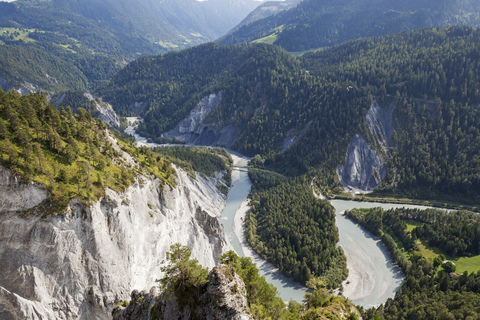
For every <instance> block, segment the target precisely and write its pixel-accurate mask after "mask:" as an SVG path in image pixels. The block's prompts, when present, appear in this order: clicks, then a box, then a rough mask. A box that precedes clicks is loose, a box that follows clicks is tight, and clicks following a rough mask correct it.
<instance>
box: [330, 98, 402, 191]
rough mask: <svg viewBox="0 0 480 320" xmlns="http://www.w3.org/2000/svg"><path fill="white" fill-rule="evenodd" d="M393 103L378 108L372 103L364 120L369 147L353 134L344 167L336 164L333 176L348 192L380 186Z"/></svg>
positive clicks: (384, 170) (386, 157)
mask: <svg viewBox="0 0 480 320" xmlns="http://www.w3.org/2000/svg"><path fill="white" fill-rule="evenodd" d="M394 108H395V103H394V102H392V103H391V104H390V106H389V107H388V108H385V109H382V108H380V106H379V105H378V103H377V102H376V101H373V102H372V105H371V107H370V110H369V111H368V113H367V116H366V121H367V124H368V127H369V129H370V134H371V138H372V140H373V144H371V143H368V142H367V141H366V140H365V139H364V138H363V137H362V136H360V135H358V134H357V135H355V136H354V137H353V139H352V141H351V142H350V145H349V146H348V149H347V154H346V157H345V164H343V165H339V166H338V168H337V174H338V177H339V179H340V182H341V184H342V185H343V186H344V187H345V188H346V189H347V190H349V191H353V192H368V191H372V190H373V189H375V188H376V187H378V186H379V185H380V183H381V182H382V180H383V179H384V178H385V175H386V173H387V172H386V167H385V164H386V161H387V159H388V148H389V147H392V134H393V125H392V114H393V109H394Z"/></svg>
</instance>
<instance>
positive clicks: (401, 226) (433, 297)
mask: <svg viewBox="0 0 480 320" xmlns="http://www.w3.org/2000/svg"><path fill="white" fill-rule="evenodd" d="M347 215H348V216H349V217H350V218H352V219H354V220H355V221H358V222H359V223H360V224H361V225H363V226H364V227H366V228H367V229H369V230H371V231H372V232H373V233H375V234H377V235H378V236H380V237H381V239H382V242H384V243H385V244H386V246H387V248H388V249H389V251H390V252H391V253H392V254H393V257H394V259H395V261H396V262H397V263H398V264H399V265H400V267H402V269H403V270H404V272H405V282H404V284H403V285H402V287H401V288H400V290H399V291H398V292H397V294H396V295H395V298H394V299H389V300H388V301H387V302H386V303H385V304H384V305H382V306H381V307H380V308H378V309H369V310H367V311H365V312H364V316H365V318H366V319H477V318H478V317H479V314H480V271H478V269H480V265H479V264H478V263H477V264H476V268H474V269H475V270H468V268H466V266H467V265H466V264H462V262H461V260H460V259H458V257H459V256H461V255H464V254H467V255H471V254H472V252H469V251H468V249H467V248H469V246H470V244H472V245H477V246H478V239H477V238H476V236H475V235H474V234H475V233H478V221H479V220H478V219H479V218H478V215H476V214H473V213H471V212H445V211H440V210H435V209H428V210H418V209H405V208H402V209H392V210H387V211H385V210H382V209H380V208H376V209H354V210H350V211H349V212H347ZM432 229H435V230H436V231H437V232H436V233H435V234H432V233H430V232H429V231H431V230H432ZM408 230H411V231H408ZM452 241H454V242H455V245H458V246H459V248H463V249H464V250H463V251H460V250H454V251H452V248H453V244H452ZM426 245H427V246H428V247H425V246H426ZM432 249H434V251H432ZM433 252H435V254H434V253H433ZM441 252H444V253H445V255H447V256H448V255H449V254H451V256H449V259H450V260H453V261H455V263H452V261H445V256H444V255H443V254H441ZM473 254H477V255H478V253H473ZM469 259H475V257H471V258H469ZM474 265H475V264H474ZM455 269H456V270H457V272H461V274H460V275H456V274H453V273H451V272H452V271H455ZM463 269H465V271H464V272H463ZM470 269H471V268H470Z"/></svg>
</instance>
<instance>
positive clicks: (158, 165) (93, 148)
mask: <svg viewBox="0 0 480 320" xmlns="http://www.w3.org/2000/svg"><path fill="white" fill-rule="evenodd" d="M0 138H1V140H0V163H1V164H2V165H3V166H5V167H7V168H9V169H10V170H11V171H12V172H13V173H14V174H19V175H20V176H22V177H23V178H24V180H25V181H26V182H28V181H36V182H39V183H41V184H43V185H44V186H46V188H47V189H48V191H50V195H49V198H48V201H47V202H46V203H44V204H43V205H42V207H43V208H44V209H45V210H43V212H44V213H53V212H61V211H62V210H63V209H64V208H65V207H66V205H67V204H68V202H69V201H70V200H71V199H72V198H79V199H81V200H82V201H84V202H86V203H90V202H91V201H92V200H96V199H98V198H99V197H101V196H103V195H104V190H105V188H107V187H108V188H111V189H113V190H117V191H120V190H124V189H125V188H126V187H127V186H129V185H131V184H132V183H133V182H134V177H135V176H137V175H138V174H141V173H147V174H153V175H155V176H156V177H158V178H160V179H161V180H162V181H164V182H166V183H170V184H173V169H172V168H171V166H170V162H169V161H168V160H166V159H164V158H163V157H161V156H160V155H155V154H153V153H152V152H151V151H150V150H149V149H148V148H140V149H138V148H135V147H133V145H132V144H131V143H127V142H124V141H119V140H118V141H116V140H115V139H113V138H112V137H111V133H109V132H108V131H107V129H106V125H105V124H104V123H103V122H102V121H101V120H99V119H92V118H91V116H90V114H89V113H87V112H85V110H83V109H82V108H80V109H79V113H78V114H76V115H73V113H72V112H71V110H69V111H65V110H61V111H57V110H56V109H55V108H54V107H53V106H52V105H49V104H47V102H46V98H45V97H44V96H40V95H28V96H21V95H19V94H17V93H14V92H10V93H4V92H2V91H0ZM117 144H118V145H117ZM123 151H126V152H127V153H128V154H130V155H132V156H133V157H134V158H132V161H130V160H128V158H123V157H122V154H123ZM138 163H140V164H141V166H139V165H138Z"/></svg>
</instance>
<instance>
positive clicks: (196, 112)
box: [162, 92, 238, 148]
mask: <svg viewBox="0 0 480 320" xmlns="http://www.w3.org/2000/svg"><path fill="white" fill-rule="evenodd" d="M221 101H222V93H221V92H219V93H216V94H215V93H213V94H211V95H209V96H206V97H204V98H203V99H202V100H201V101H200V102H199V103H198V105H197V106H196V107H195V108H193V110H192V111H190V115H189V116H188V117H186V118H185V119H183V120H182V121H180V123H179V124H178V125H177V126H176V127H175V128H174V129H172V130H170V131H168V132H166V133H164V134H162V137H164V138H177V139H180V140H182V141H185V142H186V143H189V144H195V145H205V146H220V147H227V148H229V147H231V146H232V144H233V142H234V141H235V138H236V137H237V135H238V130H237V129H236V128H235V127H233V126H231V125H226V126H225V125H223V124H222V123H205V119H206V118H207V116H208V115H209V114H210V113H211V112H212V111H213V110H214V109H216V108H217V107H218V106H219V105H220V103H221Z"/></svg>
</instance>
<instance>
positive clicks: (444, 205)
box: [332, 193, 480, 213]
mask: <svg viewBox="0 0 480 320" xmlns="http://www.w3.org/2000/svg"><path fill="white" fill-rule="evenodd" d="M332 199H339V200H351V201H357V202H378V203H391V204H407V205H414V206H425V207H434V208H438V209H448V210H470V211H473V212H477V213H480V207H479V206H473V205H465V204H457V203H451V202H441V201H437V200H417V199H407V198H389V197H374V196H370V195H366V194H357V195H355V197H352V195H351V194H345V193H343V194H337V195H335V197H333V198H332Z"/></svg>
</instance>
